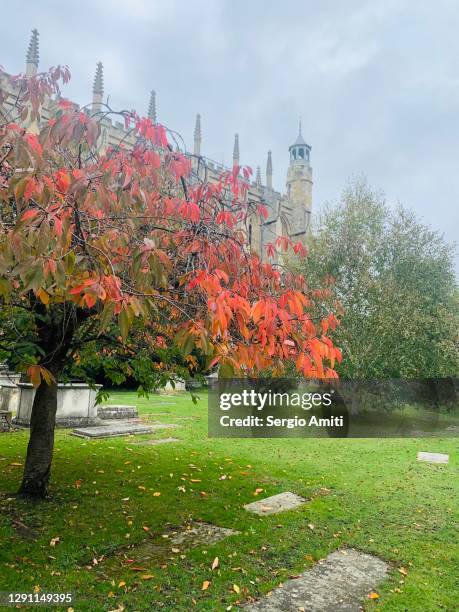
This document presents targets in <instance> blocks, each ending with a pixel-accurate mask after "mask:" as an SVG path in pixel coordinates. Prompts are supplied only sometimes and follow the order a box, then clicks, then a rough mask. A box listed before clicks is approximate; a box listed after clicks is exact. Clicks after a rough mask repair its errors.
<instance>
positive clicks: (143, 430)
mask: <svg viewBox="0 0 459 612" xmlns="http://www.w3.org/2000/svg"><path fill="white" fill-rule="evenodd" d="M151 432H152V427H150V426H149V425H139V424H138V423H113V425H99V426H97V427H79V428H77V429H74V430H73V435H74V436H78V437H80V438H112V437H114V436H133V435H138V434H149V433H151Z"/></svg>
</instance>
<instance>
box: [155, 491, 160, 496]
mask: <svg viewBox="0 0 459 612" xmlns="http://www.w3.org/2000/svg"><path fill="white" fill-rule="evenodd" d="M160 495H161V493H160V492H159V491H155V492H154V493H153V497H159V496H160Z"/></svg>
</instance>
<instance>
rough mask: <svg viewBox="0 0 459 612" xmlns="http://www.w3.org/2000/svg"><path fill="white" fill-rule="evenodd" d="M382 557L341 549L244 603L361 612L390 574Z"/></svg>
mask: <svg viewBox="0 0 459 612" xmlns="http://www.w3.org/2000/svg"><path fill="white" fill-rule="evenodd" d="M388 570H389V565H388V564H387V563H386V562H385V561H383V560H382V559H378V557H374V556H372V555H368V554H366V553H363V552H360V551H358V550H354V549H352V548H348V549H343V550H338V551H336V552H333V553H331V554H329V555H328V557H326V558H325V559H323V560H321V561H319V562H318V563H317V564H316V565H315V566H314V567H312V568H311V569H309V570H307V571H305V572H303V573H302V574H300V576H299V577H298V578H294V579H291V580H287V581H286V582H284V584H283V585H282V586H279V587H278V588H276V589H274V591H272V593H271V595H270V596H269V597H268V596H266V597H264V598H263V599H261V600H260V601H258V602H256V603H253V604H249V605H247V606H245V607H244V609H245V610H250V611H253V612H255V611H256V610H264V611H265V612H297V611H298V610H307V612H337V611H338V610H339V612H359V610H361V609H362V607H361V604H362V602H363V601H364V600H365V599H366V596H367V595H368V594H369V593H370V592H371V591H373V590H375V589H376V588H377V586H378V584H379V583H380V582H381V581H382V580H384V579H385V578H386V576H387V573H388Z"/></svg>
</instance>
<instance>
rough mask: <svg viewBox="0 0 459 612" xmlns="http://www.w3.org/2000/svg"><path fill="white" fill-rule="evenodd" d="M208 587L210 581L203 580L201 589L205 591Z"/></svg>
mask: <svg viewBox="0 0 459 612" xmlns="http://www.w3.org/2000/svg"><path fill="white" fill-rule="evenodd" d="M209 587H210V581H209V580H204V582H203V583H202V587H201V591H207V589H208V588H209Z"/></svg>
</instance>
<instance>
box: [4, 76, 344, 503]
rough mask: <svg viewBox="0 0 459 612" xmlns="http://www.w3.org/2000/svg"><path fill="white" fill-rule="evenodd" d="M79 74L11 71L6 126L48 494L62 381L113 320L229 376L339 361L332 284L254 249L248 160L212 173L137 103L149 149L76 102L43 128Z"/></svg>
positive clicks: (38, 458) (122, 330) (14, 313)
mask: <svg viewBox="0 0 459 612" xmlns="http://www.w3.org/2000/svg"><path fill="white" fill-rule="evenodd" d="M68 78H69V75H68V72H67V71H66V69H62V68H59V67H58V68H57V69H53V70H52V71H51V72H49V73H46V74H43V75H36V76H34V77H31V78H27V77H24V76H20V77H14V78H13V77H7V76H6V75H2V82H3V83H4V82H9V83H10V84H11V83H13V84H14V85H16V87H17V86H18V83H19V90H20V95H18V97H17V100H16V103H15V104H16V106H17V109H18V118H19V119H18V123H15V122H11V121H4V122H3V123H2V124H1V125H0V181H1V182H0V304H1V309H2V314H1V318H0V330H1V336H0V350H1V351H2V355H3V356H7V357H8V360H9V363H10V364H13V365H14V367H15V369H16V370H17V371H22V372H27V374H28V375H29V376H30V379H31V380H32V382H33V384H34V386H35V387H36V393H35V399H34V403H33V408H32V416H31V425H30V441H29V445H28V450H27V458H26V464H25V470H24V476H23V481H22V485H21V488H20V493H22V494H23V495H26V496H35V497H44V496H45V495H47V492H48V485H49V477H50V469H51V462H52V453H53V440H54V427H55V414H56V408H57V383H58V381H59V380H60V379H62V372H63V371H64V368H65V367H66V365H68V363H69V362H72V360H74V359H76V357H77V356H78V354H79V351H81V350H82V347H84V344H85V342H87V340H88V338H90V337H94V335H96V336H97V335H102V334H103V333H104V330H105V329H107V327H109V326H111V325H114V324H115V325H116V326H117V328H118V329H119V338H118V341H119V343H120V344H123V343H128V342H129V341H130V337H131V334H132V331H133V330H134V329H135V330H136V333H138V331H139V329H143V328H145V329H148V330H149V335H150V336H149V337H150V338H154V339H155V341H156V342H157V343H158V344H159V345H160V344H164V343H165V342H173V343H175V344H176V345H177V346H179V347H180V349H181V351H182V353H183V354H184V355H185V356H186V355H189V354H190V353H191V351H193V350H198V351H199V352H200V353H201V354H202V355H204V356H205V357H206V359H207V365H208V367H213V366H219V368H220V374H221V375H224V376H230V375H238V376H244V375H251V376H256V375H257V373H260V372H261V371H263V370H266V369H269V370H270V371H271V372H273V374H274V375H276V374H280V373H281V372H282V371H283V370H284V368H285V364H286V363H287V362H292V361H293V362H294V363H295V364H296V368H297V369H298V371H299V372H301V373H302V374H303V375H304V376H306V377H331V376H335V372H334V370H333V368H334V363H335V360H336V359H338V360H339V359H340V352H339V350H338V349H337V348H336V347H335V346H334V345H333V344H332V342H331V341H330V339H329V338H328V337H327V329H328V328H329V327H330V326H331V327H333V326H334V325H335V324H336V320H335V319H334V317H329V319H327V321H323V322H314V321H313V320H312V319H311V316H310V314H309V313H310V311H311V306H312V303H313V301H314V300H317V299H320V298H321V294H320V292H313V291H310V290H309V289H308V287H307V285H306V282H305V280H304V278H302V277H301V276H299V275H294V274H283V273H281V272H280V270H279V268H278V267H276V266H275V265H273V264H271V263H263V262H262V261H261V259H260V258H259V257H258V256H257V255H255V254H253V253H251V252H250V250H249V248H248V245H247V241H246V234H245V231H244V223H245V219H246V218H247V215H248V214H253V211H252V210H251V209H250V207H251V204H250V202H249V201H248V197H247V192H248V180H247V179H248V173H247V170H245V173H244V171H242V172H241V171H240V169H239V168H237V167H235V168H234V171H233V172H227V173H222V175H221V177H220V180H219V181H218V182H217V183H206V182H202V181H200V180H198V178H197V177H196V176H194V175H193V173H192V167H191V162H190V158H189V157H187V156H186V155H184V154H182V153H180V152H177V151H175V150H174V149H173V147H172V146H170V145H169V143H168V138H167V131H166V129H165V128H164V127H163V126H161V125H157V124H153V123H152V122H151V121H150V120H148V119H145V118H141V117H139V116H137V115H136V114H135V113H132V112H129V113H128V112H123V117H124V121H125V125H126V129H127V130H129V131H130V132H131V134H133V135H135V145H134V146H133V147H127V146H126V147H123V146H119V147H117V148H109V149H107V150H105V151H101V150H100V147H98V138H99V135H100V122H99V121H98V117H97V116H91V115H90V113H88V112H82V111H81V110H79V109H77V108H75V106H74V105H73V104H71V103H68V102H66V101H61V102H60V103H59V105H58V111H57V112H56V114H55V116H54V117H53V118H52V119H51V120H49V121H47V122H45V123H43V124H41V125H40V128H39V129H38V128H37V127H36V129H35V133H34V131H31V130H27V129H26V128H25V127H24V122H25V121H26V118H27V117H28V118H29V123H28V124H29V125H30V120H32V122H35V123H34V125H35V126H38V123H39V122H38V118H39V112H40V105H41V104H42V102H43V98H44V96H45V95H46V96H50V95H52V94H53V93H56V92H57V91H58V84H59V81H61V80H64V81H65V80H68ZM5 97H6V94H5V93H4V92H3V93H2V94H1V95H0V103H1V100H2V98H3V99H5ZM110 112H111V111H110V109H107V110H106V112H105V111H104V114H105V115H106V114H109V113H110ZM261 213H263V210H262V211H261ZM284 243H285V244H284ZM281 246H282V247H283V248H284V249H285V248H287V247H289V246H292V247H293V246H295V250H296V251H299V250H301V249H300V248H299V247H298V245H289V244H287V241H286V240H285V239H284V240H283V243H282V245H281ZM270 249H271V252H272V250H273V247H272V246H271V247H270Z"/></svg>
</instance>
